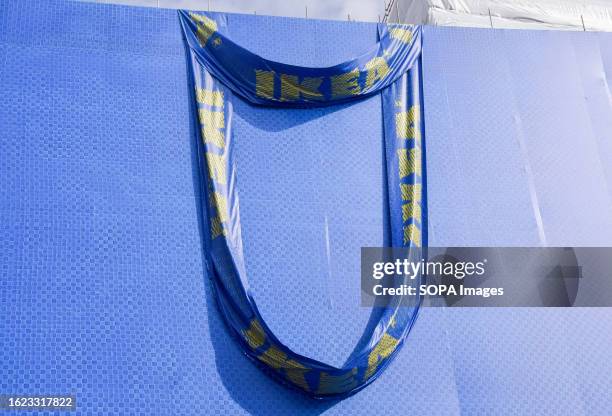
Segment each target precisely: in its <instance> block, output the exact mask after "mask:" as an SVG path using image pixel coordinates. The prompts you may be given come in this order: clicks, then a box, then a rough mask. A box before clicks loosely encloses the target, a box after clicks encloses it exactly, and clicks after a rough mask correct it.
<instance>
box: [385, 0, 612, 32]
mask: <svg viewBox="0 0 612 416" xmlns="http://www.w3.org/2000/svg"><path fill="white" fill-rule="evenodd" d="M395 3H396V4H394V5H393V6H392V8H391V13H390V15H389V20H390V21H392V22H397V21H398V20H399V21H400V22H403V23H418V24H429V25H437V26H470V27H491V26H493V27H495V28H508V29H557V30H585V29H586V30H588V31H612V1H611V0H589V1H571V0H537V1H529V0H395ZM583 22H584V23H583ZM583 24H584V26H583Z"/></svg>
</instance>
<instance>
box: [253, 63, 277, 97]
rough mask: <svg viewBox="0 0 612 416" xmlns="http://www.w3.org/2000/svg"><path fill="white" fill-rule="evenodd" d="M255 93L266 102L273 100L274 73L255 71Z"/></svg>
mask: <svg viewBox="0 0 612 416" xmlns="http://www.w3.org/2000/svg"><path fill="white" fill-rule="evenodd" d="M255 93H256V94H257V96H259V97H262V98H265V99H268V100H271V99H274V71H262V70H259V69H256V70H255Z"/></svg>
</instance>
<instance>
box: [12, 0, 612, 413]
mask: <svg viewBox="0 0 612 416" xmlns="http://www.w3.org/2000/svg"><path fill="white" fill-rule="evenodd" d="M229 24H230V25H231V26H232V36H233V37H234V39H236V41H239V42H240V44H242V45H244V46H245V47H248V48H249V49H250V50H252V51H254V52H257V53H260V54H262V55H265V56H266V57H268V58H269V59H273V60H279V61H282V62H286V63H291V64H296V65H332V64H334V63H336V62H339V61H342V60H345V59H348V58H351V57H353V56H355V55H357V54H359V53H361V52H362V51H363V50H364V49H365V48H367V47H368V46H369V45H371V43H372V41H373V40H374V39H375V38H376V27H375V25H370V24H362V23H355V22H350V23H347V22H343V23H340V22H321V21H315V20H295V19H283V18H269V17H261V16H257V17H256V16H241V15H231V16H230V19H229ZM329 39H334V42H330V41H329ZM423 39H424V54H425V55H424V68H423V73H424V93H425V95H424V99H425V109H426V112H425V119H426V120H425V122H426V125H427V132H426V136H427V140H428V148H427V150H428V153H427V163H428V172H427V173H428V193H429V195H428V202H429V220H430V227H429V232H430V235H429V238H430V244H431V245H442V244H449V245H451V244H452V245H462V244H497V245H530V244H531V245H538V244H540V243H541V242H542V238H541V236H542V234H543V235H544V238H545V241H546V244H548V245H571V244H576V245H579V244H580V245H611V244H612V241H610V240H611V239H612V237H611V236H612V233H610V231H611V229H610V228H609V227H610V217H609V215H610V206H611V203H610V189H611V188H610V184H611V183H612V181H611V180H612V178H611V176H610V175H611V173H612V171H611V169H612V168H611V167H612V146H611V144H610V140H609V138H608V137H609V131H610V128H611V126H612V108H611V105H610V101H609V99H608V97H609V95H608V94H609V93H610V91H609V87H608V85H609V83H610V82H612V80H611V79H609V77H610V74H612V37H611V35H607V34H591V33H587V34H584V33H556V32H518V31H489V30H478V29H451V28H444V29H443V28H426V30H425V31H424V34H423ZM187 75H188V74H187V67H186V57H185V50H184V47H183V43H182V39H181V33H180V27H179V22H178V18H177V16H176V11H173V10H155V9H138V8H126V7H120V6H111V5H101V4H83V3H74V2H63V1H27V2H25V1H21V0H0V80H2V81H1V84H0V88H1V90H2V100H0V155H1V156H0V172H1V174H0V189H1V190H2V192H3V194H2V198H1V199H0V228H1V230H2V231H1V232H0V247H1V248H2V250H0V333H1V334H2V337H0V392H1V393H15V392H19V393H33V392H38V393H42V394H48V393H55V394H60V393H65V392H69V393H72V394H75V395H76V396H77V407H78V408H79V413H80V414H92V415H93V414H95V415H98V414H100V415H102V414H104V415H108V414H117V415H124V414H129V413H142V414H160V415H161V414H164V415H166V414H202V412H203V411H204V412H210V413H220V414H248V413H251V414H265V415H267V414H271V413H274V414H281V415H282V414H286V415H296V414H297V415H299V414H307V415H315V414H320V413H323V412H325V413H326V414H338V415H344V414H408V413H414V414H444V415H446V414H448V415H453V414H470V415H472V414H482V415H490V414H509V413H512V414H542V415H547V414H548V415H608V414H609V413H610V410H611V409H612V396H611V395H610V394H609V392H610V391H611V390H612V380H611V379H610V376H609V375H610V374H612V352H611V350H610V348H609V346H610V345H611V344H612V330H611V329H612V328H611V324H610V322H611V318H612V316H611V315H612V312H610V311H609V310H608V309H579V310H546V309H538V310H529V309H509V310H492V309H486V310H485V309H480V310H468V309H463V310H458V309H452V310H443V309H427V310H424V311H422V313H421V315H420V317H419V320H418V321H417V324H416V326H415V328H414V330H413V332H412V334H411V335H410V337H409V338H408V340H407V342H406V344H405V346H404V348H403V349H402V351H401V353H400V354H399V355H398V357H397V359H396V360H395V361H394V363H393V365H392V366H390V367H389V368H388V371H387V372H386V373H385V374H384V375H383V376H381V377H380V378H379V380H378V381H377V382H376V383H374V384H372V385H371V386H369V387H368V388H366V389H365V390H363V391H361V392H360V393H359V394H357V395H355V396H352V397H350V398H348V399H346V400H343V401H340V402H318V401H312V400H308V399H306V398H303V397H302V396H300V395H298V394H297V393H294V392H291V391H287V390H286V389H284V388H283V387H281V386H278V385H277V384H276V383H274V382H273V381H271V380H269V379H268V378H267V377H266V376H265V375H263V374H261V372H260V371H258V370H257V369H256V368H254V367H253V366H252V365H251V363H249V362H248V360H247V359H246V358H245V357H244V356H243V355H242V354H241V352H240V350H239V348H238V347H237V346H236V345H235V344H234V343H233V342H232V340H230V339H229V336H228V335H227V333H226V331H225V328H224V326H223V324H222V322H221V318H220V316H219V314H218V312H217V310H216V308H215V306H214V300H213V298H212V296H211V292H210V287H209V285H208V283H207V279H206V276H205V274H204V270H203V261H202V258H203V257H202V251H201V238H200V235H199V231H198V230H199V229H200V224H198V215H197V213H198V210H199V207H198V201H199V195H198V191H197V188H196V183H197V163H196V156H195V149H194V148H193V141H192V139H191V138H192V135H193V132H192V131H190V126H192V125H193V124H192V121H193V120H190V116H191V113H190V111H189V104H190V103H189V95H188V89H187V85H188V83H187ZM234 111H235V114H236V120H235V128H236V129H237V130H240V137H244V138H247V139H245V140H243V141H240V142H238V143H237V144H236V145H237V157H238V162H239V166H240V183H239V187H240V190H241V192H242V193H241V205H242V210H241V211H242V212H241V216H242V224H243V238H244V240H245V259H246V262H247V264H246V267H247V270H249V273H250V278H251V283H252V287H253V290H254V291H255V296H256V297H257V299H258V304H259V305H260V309H261V312H262V315H263V316H264V317H265V318H266V321H267V322H268V323H269V324H270V326H271V327H272V328H273V329H274V331H275V333H276V334H277V335H278V336H279V337H281V338H282V339H283V340H286V341H287V342H288V343H289V344H290V346H291V347H292V348H295V349H296V350H297V351H300V352H303V353H305V354H308V355H310V356H314V357H316V358H317V359H320V360H324V361H326V362H330V363H334V364H338V365H341V364H342V362H343V361H344V359H345V358H346V357H348V355H349V354H350V349H351V348H352V346H353V345H354V344H355V342H356V340H357V338H358V337H359V335H360V334H361V332H362V330H363V327H364V326H365V324H366V322H367V319H368V316H369V311H368V310H366V309H361V308H359V307H358V303H357V302H358V291H359V279H358V278H357V277H355V278H351V276H358V272H359V264H358V261H356V260H355V259H357V258H358V254H359V247H361V246H365V245H380V244H382V243H383V242H384V241H385V239H386V238H387V236H385V235H383V230H384V229H385V227H384V224H383V215H381V213H382V212H383V197H382V189H383V187H382V178H383V176H382V175H381V174H380V173H381V171H382V148H381V143H380V141H379V140H378V138H380V136H381V129H382V120H381V119H380V100H378V99H367V100H365V101H361V102H359V103H356V104H353V105H344V106H341V107H338V108H336V107H331V108H325V109H315V110H310V111H308V112H306V113H304V112H300V113H299V115H298V114H297V113H295V112H292V111H291V110H268V109H264V108H257V109H254V108H252V107H250V106H248V105H247V104H245V103H241V102H240V101H237V103H236V105H235V108H234ZM304 137H309V140H308V141H305V140H304V139H303V138H304ZM372 138H375V139H372ZM271 165H273V166H274V170H271V169H270V166H271ZM526 166H529V168H528V169H526ZM568 171H569V172H571V175H569V174H568ZM528 172H530V173H528ZM533 195H535V196H536V197H537V198H536V199H537V203H535V204H534V197H533ZM534 207H535V208H534ZM538 210H539V214H536V212H538ZM538 217H540V218H539V219H538ZM288 218H291V219H292V221H293V224H292V226H291V227H286V226H285V224H286V223H287V219H288ZM539 224H540V225H539ZM283 270H284V273H283V272H280V271H283ZM299 276H308V279H307V280H304V279H301V278H298V277H299ZM341 289H343V290H341ZM321 293H327V294H329V295H328V296H321V295H320V294H321ZM286 299H291V302H288V301H287V300H286ZM279 300H282V302H281V301H279ZM330 315H333V316H334V317H336V318H337V319H336V320H329V319H328V317H329V316H330ZM296 320H300V321H301V322H302V325H299V326H296V325H288V324H287V323H288V322H294V321H296ZM322 322H324V323H325V324H324V325H321V323H322ZM24 414H25V413H24Z"/></svg>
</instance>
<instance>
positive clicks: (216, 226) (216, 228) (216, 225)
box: [210, 217, 225, 240]
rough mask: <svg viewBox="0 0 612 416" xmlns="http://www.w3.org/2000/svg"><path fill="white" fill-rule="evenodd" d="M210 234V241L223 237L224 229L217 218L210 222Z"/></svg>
mask: <svg viewBox="0 0 612 416" xmlns="http://www.w3.org/2000/svg"><path fill="white" fill-rule="evenodd" d="M210 233H211V234H212V239H213V240H214V239H215V238H217V237H219V236H221V235H225V229H224V228H223V225H222V224H221V221H220V220H219V217H213V218H212V219H211V220H210Z"/></svg>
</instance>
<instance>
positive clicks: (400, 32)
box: [389, 27, 412, 44]
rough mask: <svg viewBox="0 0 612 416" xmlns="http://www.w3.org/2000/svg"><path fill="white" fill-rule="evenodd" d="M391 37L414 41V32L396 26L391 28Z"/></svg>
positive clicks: (402, 40)
mask: <svg viewBox="0 0 612 416" xmlns="http://www.w3.org/2000/svg"><path fill="white" fill-rule="evenodd" d="M389 34H390V35H391V38H393V39H397V40H399V41H400V42H403V43H408V44H409V43H410V42H412V32H411V31H410V30H408V29H402V28H400V27H394V28H391V29H390V30H389Z"/></svg>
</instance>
